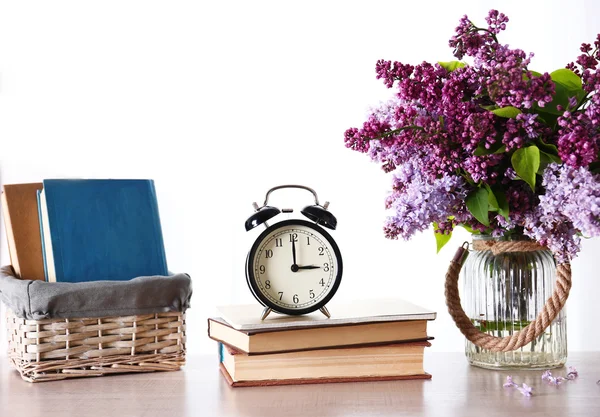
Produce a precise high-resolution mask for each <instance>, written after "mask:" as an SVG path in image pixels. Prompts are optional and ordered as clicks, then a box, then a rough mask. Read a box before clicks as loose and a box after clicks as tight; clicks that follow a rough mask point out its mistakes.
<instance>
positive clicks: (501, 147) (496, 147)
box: [473, 142, 506, 156]
mask: <svg viewBox="0 0 600 417" xmlns="http://www.w3.org/2000/svg"><path fill="white" fill-rule="evenodd" d="M504 152H506V145H505V144H503V143H502V142H495V143H493V144H492V146H490V148H489V149H487V148H486V147H485V146H483V145H482V144H479V145H478V146H477V149H475V152H473V155H475V156H483V155H491V154H496V153H504Z"/></svg>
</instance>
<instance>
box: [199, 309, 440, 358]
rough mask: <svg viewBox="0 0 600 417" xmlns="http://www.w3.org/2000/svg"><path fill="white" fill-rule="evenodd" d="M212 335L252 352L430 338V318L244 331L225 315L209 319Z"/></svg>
mask: <svg viewBox="0 0 600 417" xmlns="http://www.w3.org/2000/svg"><path fill="white" fill-rule="evenodd" d="M208 337H210V338H211V339H213V340H216V341H217V342H221V343H224V344H226V345H228V346H230V347H233V348H235V349H236V350H238V351H241V352H244V353H246V354H250V355H254V354H265V353H282V352H294V351H303V350H315V349H324V348H339V347H345V346H357V345H361V346H368V345H381V344H390V343H401V342H408V341H424V340H427V339H429V338H428V337H427V321H426V320H404V321H392V322H374V323H357V324H341V325H330V326H319V327H311V328H295V329H294V328H292V329H285V328H283V329H281V328H279V329H275V330H268V329H267V330H254V331H244V330H236V329H234V328H233V327H231V326H230V325H229V324H228V323H227V322H226V321H225V320H223V319H222V318H210V319H208Z"/></svg>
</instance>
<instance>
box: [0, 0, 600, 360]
mask: <svg viewBox="0 0 600 417" xmlns="http://www.w3.org/2000/svg"><path fill="white" fill-rule="evenodd" d="M567 4H568V5H567ZM492 7H495V8H498V9H500V11H503V12H505V13H506V14H507V15H508V16H509V17H510V19H511V21H510V23H509V26H508V31H507V32H505V33H504V34H502V35H501V41H502V42H504V43H508V44H510V45H511V46H514V47H520V48H522V49H524V50H525V51H527V52H530V51H533V52H535V53H536V58H535V59H534V62H533V64H532V68H533V69H536V70H538V71H545V70H549V71H551V70H554V69H557V68H560V67H563V66H564V65H565V64H566V63H568V62H570V61H572V60H574V59H575V58H576V56H577V55H578V53H579V45H580V43H581V42H593V40H594V39H595V36H596V33H598V32H600V24H599V23H598V20H597V16H598V15H600V6H598V4H597V3H596V2H594V1H593V0H588V1H570V2H568V3H565V2H563V1H546V2H524V1H506V0H505V1H501V2H500V1H485V2H483V1H482V2H476V1H453V2H447V1H429V2H405V1H397V0H396V1H385V2H384V1H373V0H371V1H362V2H356V1H343V2H342V1H339V2H334V1H330V2H326V1H322V0H321V1H309V0H304V1H296V2H292V1H271V2H265V1H175V0H173V1H151V0H143V1H127V0H116V1H114V0H105V1H81V0H76V1H51V2H49V1H27V2H23V1H21V2H15V1H1V2H0V182H2V183H15V182H34V181H39V180H41V179H43V178H52V177H89V178H153V179H154V180H155V183H156V187H157V192H158V196H159V202H160V210H161V216H162V223H163V231H164V235H165V242H166V246H167V256H168V261H169V266H170V269H171V270H173V271H181V272H188V273H190V274H191V275H192V277H193V282H194V297H193V307H192V308H191V309H190V310H189V335H190V337H189V351H190V352H191V353H212V352H214V349H215V346H214V342H212V341H210V340H208V339H207V338H206V329H205V328H206V321H205V319H206V318H207V317H208V316H211V315H213V314H214V307H215V306H216V305H219V304H223V303H240V302H253V298H252V297H251V295H250V292H249V291H248V289H247V287H246V283H245V278H244V272H243V271H244V270H243V267H244V259H245V256H246V252H247V250H248V249H249V247H250V244H251V241H252V239H253V238H255V237H256V236H257V232H256V231H255V232H256V233H246V232H245V231H244V228H243V222H244V221H245V219H246V218H247V217H248V216H249V215H250V214H251V213H252V208H251V203H252V202H253V201H258V202H262V200H263V199H264V194H265V192H266V191H267V190H268V189H269V188H270V187H272V186H275V185H279V184H284V183H300V184H306V185H309V186H312V187H314V188H315V189H316V191H317V192H318V193H319V196H320V198H321V199H322V200H329V201H331V211H332V212H333V213H334V214H335V215H336V216H337V217H338V221H339V229H338V230H337V231H336V232H334V236H335V237H336V238H337V241H338V242H339V245H340V247H341V250H342V253H343V255H344V261H345V275H344V281H343V284H342V286H341V287H340V290H339V292H338V294H337V295H336V299H338V300H340V301H350V300H353V299H356V298H359V297H378V296H389V295H393V296H399V297H404V298H406V299H409V300H411V301H413V302H415V303H417V304H421V305H424V306H427V307H429V308H431V309H434V310H436V311H438V313H439V315H438V319H437V320H436V321H435V322H434V323H432V324H431V327H430V328H431V334H432V335H434V336H435V338H436V339H435V341H434V344H433V347H432V350H440V351H449V350H453V351H458V350H462V348H463V338H462V336H461V335H460V333H459V332H458V330H457V329H456V328H455V327H454V325H453V323H452V322H451V320H450V318H449V316H448V314H447V313H446V310H445V306H444V300H443V279H444V272H445V268H446V266H447V263H448V261H449V259H450V258H451V257H452V254H453V252H454V248H455V247H456V246H457V245H458V244H460V243H461V242H462V241H463V240H465V239H466V238H467V235H466V233H463V234H458V233H457V235H459V236H456V237H455V239H454V241H453V242H451V243H450V245H449V248H445V249H444V250H443V251H442V252H441V253H440V254H439V255H436V254H435V242H434V238H433V236H432V233H431V232H428V233H424V234H422V235H419V236H417V237H416V238H415V239H414V240H412V241H411V242H403V241H389V240H386V239H385V238H384V237H383V234H382V223H383V219H384V210H383V200H384V197H385V195H386V191H387V190H388V188H389V177H387V176H386V175H384V174H383V172H382V171H381V170H380V169H379V168H378V166H377V165H375V164H373V163H371V162H370V161H369V160H368V158H367V157H366V156H364V155H362V154H358V153H355V152H352V151H350V150H348V149H346V148H345V147H344V143H343V133H344V131H345V130H346V129H347V128H348V127H351V126H359V125H360V124H361V123H362V122H363V120H364V117H365V114H366V111H367V109H368V107H369V106H371V105H375V104H377V103H378V102H379V100H383V99H386V98H387V97H388V95H389V93H390V91H389V90H387V89H386V88H385V87H384V86H383V83H382V82H381V81H379V80H376V79H375V73H374V66H375V62H376V61H377V59H380V58H384V59H391V60H398V61H402V62H407V63H413V64H417V63H420V62H421V61H423V60H427V61H430V62H435V61H438V60H442V61H447V60H451V59H452V55H451V52H452V51H451V49H450V48H448V46H447V41H448V39H449V38H450V36H451V35H452V34H453V30H454V28H455V27H456V25H457V23H458V20H459V19H460V17H461V16H462V15H463V14H465V13H466V14H468V15H469V16H470V17H471V18H472V19H473V20H474V21H476V22H479V23H481V24H482V25H483V24H484V17H485V15H486V14H487V11H488V10H489V9H490V8H492ZM309 202H310V196H309V195H308V194H304V193H302V192H296V193H290V194H284V193H281V194H280V195H279V196H277V194H274V195H273V203H274V204H276V205H280V206H284V205H285V206H292V207H296V208H300V207H302V206H303V205H304V204H307V203H309ZM5 240H6V239H5V235H4V230H2V235H1V236H0V241H1V242H2V252H1V257H2V259H1V260H2V264H6V263H8V262H9V259H8V255H7V250H6V243H5ZM599 250H600V242H599V240H591V241H586V242H585V243H584V248H583V252H582V254H581V256H580V257H579V258H578V259H577V260H576V261H575V262H574V264H573V270H574V286H573V290H572V295H571V298H570V300H569V303H568V316H569V320H568V327H569V332H568V335H569V347H570V349H571V350H600V333H599V332H598V331H597V326H596V324H597V322H598V319H599V318H600V313H599V312H598V308H597V302H596V301H595V300H594V297H595V296H596V295H597V294H598V293H600V284H599V280H598V269H597V267H598V258H597V254H598V251H599ZM586 293H587V294H588V296H585V294H586ZM586 332H589V334H588V333H586ZM1 340H2V343H5V339H4V337H2V338H1Z"/></svg>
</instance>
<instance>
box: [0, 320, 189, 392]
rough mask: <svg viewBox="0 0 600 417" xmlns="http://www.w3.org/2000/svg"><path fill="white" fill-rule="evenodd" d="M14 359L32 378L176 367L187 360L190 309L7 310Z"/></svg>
mask: <svg viewBox="0 0 600 417" xmlns="http://www.w3.org/2000/svg"><path fill="white" fill-rule="evenodd" d="M7 330H8V350H9V359H10V361H11V363H12V364H13V366H14V367H15V368H16V369H17V370H18V371H19V373H20V374H21V377H22V378H23V379H24V380H25V381H28V382H42V381H55V380H59V379H66V378H79V377H89V376H104V375H111V374H118V373H126V372H153V371H177V370H179V369H180V367H181V366H182V365H184V364H185V314H184V313H181V312H169V313H156V314H148V315H140V316H128V317H102V318H90V319H85V318H84V319H45V320H26V319H21V318H18V317H16V316H15V315H14V314H13V313H12V311H10V310H8V311H7Z"/></svg>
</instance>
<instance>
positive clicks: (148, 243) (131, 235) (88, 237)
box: [38, 179, 168, 282]
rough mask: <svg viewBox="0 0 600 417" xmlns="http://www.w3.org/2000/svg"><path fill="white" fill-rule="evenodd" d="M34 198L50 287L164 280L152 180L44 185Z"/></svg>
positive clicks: (165, 271) (67, 181)
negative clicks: (52, 284) (55, 284)
mask: <svg viewBox="0 0 600 417" xmlns="http://www.w3.org/2000/svg"><path fill="white" fill-rule="evenodd" d="M43 184H44V189H43V190H41V191H40V192H39V193H38V205H39V214H40V229H41V235H42V250H43V254H44V263H45V273H46V280H47V281H49V282H85V281H100V280H113V281H115V280H116V281H123V280H129V279H132V278H136V277H139V276H151V275H168V269H167V261H166V255H165V248H164V242H163V236H162V229H161V223H160V216H159V212H158V201H157V198H156V191H155V188H154V182H153V181H152V180H112V179H110V180H74V179H51V180H44V181H43Z"/></svg>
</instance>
